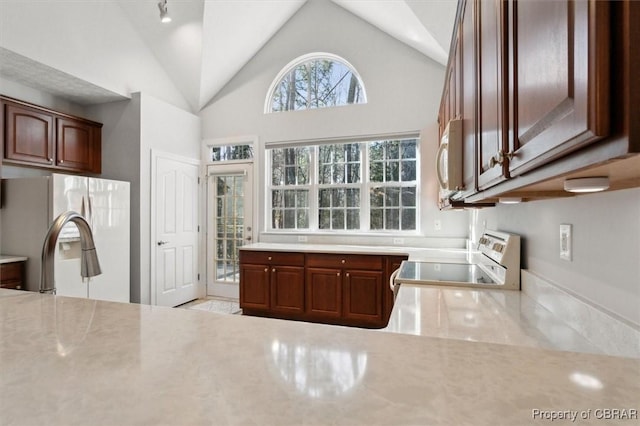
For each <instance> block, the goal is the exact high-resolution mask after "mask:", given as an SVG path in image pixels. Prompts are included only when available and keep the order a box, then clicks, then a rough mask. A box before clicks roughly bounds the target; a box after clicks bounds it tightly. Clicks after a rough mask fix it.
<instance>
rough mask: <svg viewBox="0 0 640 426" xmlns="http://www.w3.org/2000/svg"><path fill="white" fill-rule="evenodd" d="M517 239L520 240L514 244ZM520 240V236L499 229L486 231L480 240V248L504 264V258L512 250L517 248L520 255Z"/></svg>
mask: <svg viewBox="0 0 640 426" xmlns="http://www.w3.org/2000/svg"><path fill="white" fill-rule="evenodd" d="M515 240H518V243H517V244H514V241H515ZM519 242H520V237H519V236H517V235H513V234H507V233H504V232H498V231H486V232H485V233H484V234H482V237H480V239H479V240H478V250H479V251H481V252H482V253H484V254H485V255H486V256H488V257H489V258H491V259H493V260H494V261H496V262H498V263H499V264H501V265H502V264H503V262H502V261H503V259H504V258H505V256H507V255H508V253H509V252H510V251H512V250H517V251H518V253H517V254H518V256H520V244H519ZM516 246H517V247H516Z"/></svg>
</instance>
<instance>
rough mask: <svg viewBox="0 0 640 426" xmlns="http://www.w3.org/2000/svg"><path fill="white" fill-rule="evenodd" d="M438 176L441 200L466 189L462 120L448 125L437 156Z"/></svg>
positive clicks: (452, 121) (456, 120) (453, 121)
mask: <svg viewBox="0 0 640 426" xmlns="http://www.w3.org/2000/svg"><path fill="white" fill-rule="evenodd" d="M436 176H437V178H438V183H439V185H440V198H441V199H442V198H448V197H449V196H450V195H451V194H452V193H454V192H457V191H461V190H462V189H464V182H463V181H462V119H454V120H451V121H449V123H447V127H446V128H445V129H444V132H443V133H442V138H441V139H440V146H439V147H438V153H437V154H436Z"/></svg>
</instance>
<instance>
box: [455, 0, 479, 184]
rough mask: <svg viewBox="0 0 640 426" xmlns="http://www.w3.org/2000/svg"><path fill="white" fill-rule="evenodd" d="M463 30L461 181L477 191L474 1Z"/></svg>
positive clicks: (464, 18)
mask: <svg viewBox="0 0 640 426" xmlns="http://www.w3.org/2000/svg"><path fill="white" fill-rule="evenodd" d="M463 7H464V9H463V11H462V16H461V18H460V19H461V21H460V24H459V31H460V40H461V43H460V62H461V68H460V85H461V88H460V110H461V115H462V182H463V185H464V194H465V196H466V195H471V194H474V193H475V192H476V190H477V188H478V181H477V173H476V161H477V159H476V129H477V120H476V115H477V108H476V88H477V83H476V78H477V73H476V47H475V41H476V36H475V1H473V0H468V1H466V2H465V3H464V6H463Z"/></svg>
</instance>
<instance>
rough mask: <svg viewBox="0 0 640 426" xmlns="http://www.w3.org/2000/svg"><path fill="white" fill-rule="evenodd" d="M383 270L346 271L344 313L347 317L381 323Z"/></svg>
mask: <svg viewBox="0 0 640 426" xmlns="http://www.w3.org/2000/svg"><path fill="white" fill-rule="evenodd" d="M382 282H383V273H382V271H358V270H349V269H347V270H345V271H344V281H343V286H344V296H343V307H342V313H343V316H344V318H345V319H348V320H356V321H363V322H369V323H373V324H381V323H382V318H383V312H382V295H383V290H382Z"/></svg>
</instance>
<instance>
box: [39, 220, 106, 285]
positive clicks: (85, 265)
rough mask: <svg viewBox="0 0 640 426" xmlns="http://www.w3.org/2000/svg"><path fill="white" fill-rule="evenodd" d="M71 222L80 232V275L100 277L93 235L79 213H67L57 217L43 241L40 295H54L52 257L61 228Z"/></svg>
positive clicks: (100, 271)
mask: <svg viewBox="0 0 640 426" xmlns="http://www.w3.org/2000/svg"><path fill="white" fill-rule="evenodd" d="M68 222H73V223H75V224H76V226H77V227H78V230H79V231H80V247H81V249H82V256H81V262H80V275H82V276H83V277H85V278H86V277H94V276H96V275H100V274H101V273H102V270H101V269H100V263H99V262H98V254H97V253H96V247H95V243H94V242H93V233H92V232H91V227H90V226H89V223H87V221H86V219H85V218H84V217H82V216H81V215H80V214H79V213H76V212H73V211H68V212H65V213H62V214H61V215H60V216H58V217H57V218H56V219H55V220H54V221H53V223H52V224H51V226H50V227H49V232H47V236H46V237H45V239H44V243H43V245H42V273H41V275H40V293H52V294H55V293H56V284H55V272H54V261H53V260H54V255H55V250H56V243H57V241H58V236H59V235H60V231H62V228H63V227H64V226H65V225H66V224H67V223H68Z"/></svg>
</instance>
